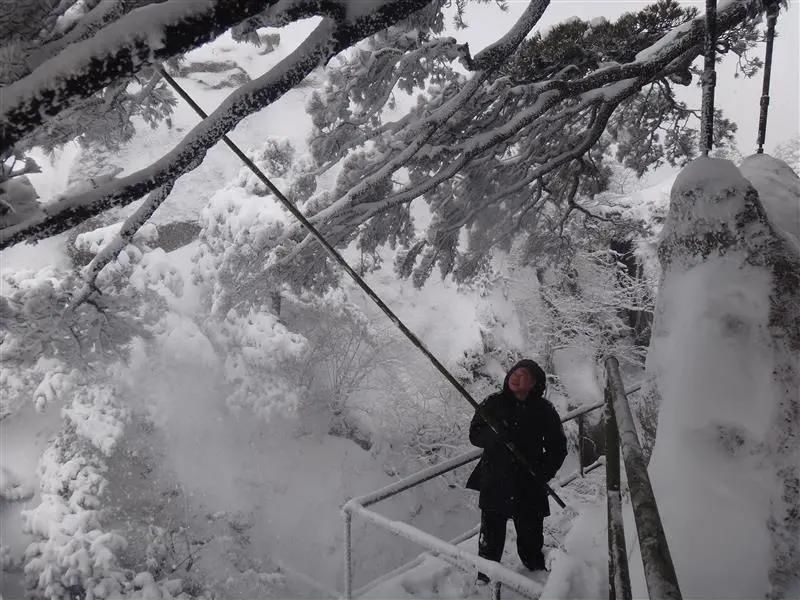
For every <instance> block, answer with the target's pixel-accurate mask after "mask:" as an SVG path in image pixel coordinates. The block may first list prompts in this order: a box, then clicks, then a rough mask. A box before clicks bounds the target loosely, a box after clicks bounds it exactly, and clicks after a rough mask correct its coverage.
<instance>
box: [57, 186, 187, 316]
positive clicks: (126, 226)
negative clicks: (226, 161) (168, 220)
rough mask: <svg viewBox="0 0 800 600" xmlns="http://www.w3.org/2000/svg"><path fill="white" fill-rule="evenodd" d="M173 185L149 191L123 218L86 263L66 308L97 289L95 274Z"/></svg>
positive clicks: (124, 242) (127, 241)
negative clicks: (116, 228)
mask: <svg viewBox="0 0 800 600" xmlns="http://www.w3.org/2000/svg"><path fill="white" fill-rule="evenodd" d="M173 185H174V182H169V183H167V184H166V185H164V186H163V187H160V188H158V189H157V190H155V191H153V192H151V193H150V195H148V197H147V198H146V199H145V201H144V202H143V203H142V205H141V206H140V207H139V208H137V209H136V211H134V213H133V214H132V215H131V216H129V217H128V218H127V219H125V222H124V223H123V224H122V228H121V229H120V230H119V232H118V233H117V235H116V236H115V237H114V239H113V240H112V241H111V242H109V243H108V244H107V245H106V246H105V247H103V248H102V249H101V250H100V252H98V253H97V254H96V255H95V257H94V258H93V259H92V261H91V262H90V263H89V264H88V265H86V267H85V269H84V272H83V277H84V279H85V283H84V285H83V287H82V288H81V289H80V290H79V291H78V292H77V293H76V294H75V296H74V297H73V298H72V302H71V303H70V305H69V308H68V310H70V311H72V310H75V309H76V308H77V307H78V306H80V305H81V304H82V303H83V302H84V301H86V300H87V299H88V298H89V296H90V295H91V294H92V292H93V291H95V290H96V289H97V288H96V284H95V282H96V280H97V276H98V275H99V274H100V271H102V270H103V267H105V266H106V265H107V264H108V263H110V262H111V261H113V260H115V259H116V258H117V256H119V253H120V252H122V250H123V249H124V248H125V246H127V245H128V244H129V243H130V241H131V240H132V239H133V236H134V235H136V232H137V231H139V230H140V229H141V228H142V225H144V224H145V223H147V220H148V219H149V218H150V217H151V216H153V213H154V212H156V209H157V208H158V207H159V206H161V204H162V203H163V202H164V200H166V199H167V196H169V193H170V192H171V191H172V187H173Z"/></svg>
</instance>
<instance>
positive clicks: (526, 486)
mask: <svg viewBox="0 0 800 600" xmlns="http://www.w3.org/2000/svg"><path fill="white" fill-rule="evenodd" d="M546 385H547V383H546V380H545V374H544V371H543V370H542V368H541V367H540V366H539V365H538V364H536V363H535V362H534V361H532V360H521V361H520V362H518V363H517V364H516V365H514V366H513V367H512V368H511V370H510V371H509V372H508V374H507V375H506V378H505V381H504V382H503V390H502V391H501V392H499V393H495V394H492V395H491V396H489V397H488V398H486V400H484V401H483V403H482V404H481V407H482V408H483V409H484V410H485V411H486V412H487V413H488V414H489V416H490V417H494V422H495V423H497V424H498V425H499V427H500V428H502V430H501V433H502V434H504V435H507V436H508V438H509V439H510V441H511V442H512V443H513V444H514V446H516V447H517V449H518V450H519V451H520V452H521V453H522V455H523V456H524V457H525V458H526V459H527V461H528V463H529V464H530V465H531V466H532V467H533V470H534V472H535V473H536V475H537V479H538V481H537V480H534V479H533V477H532V476H531V475H530V473H529V472H528V471H527V470H526V469H525V468H524V467H523V466H522V465H521V464H519V461H518V460H517V459H516V458H514V456H513V455H512V454H511V452H510V451H509V450H508V448H507V447H506V446H505V444H504V443H503V440H502V439H501V438H500V437H498V436H497V434H495V432H494V431H492V429H491V428H490V427H489V425H488V424H487V423H486V422H485V421H484V420H483V419H482V418H481V417H480V416H479V414H478V413H476V414H475V416H474V417H473V419H472V424H471V425H470V428H469V441H470V442H471V443H472V444H473V445H475V446H478V447H479V448H483V456H482V457H481V459H480V462H478V466H476V467H475V470H474V471H473V472H472V475H470V477H469V480H468V481H467V487H468V488H470V489H473V490H477V491H479V492H480V500H479V506H480V508H481V533H480V539H479V542H478V554H479V555H480V556H481V557H483V558H486V559H488V560H493V561H497V562H499V561H500V558H501V557H502V555H503V546H505V541H506V522H507V521H508V519H513V520H514V528H515V529H516V530H517V552H518V553H519V558H520V560H521V561H522V564H524V565H525V567H527V568H528V569H530V570H532V571H536V570H541V569H544V568H545V564H544V555H543V554H542V544H543V543H544V534H543V521H544V518H545V517H546V516H548V515H549V514H550V504H549V501H548V497H547V492H546V491H545V488H544V487H543V486H542V483H546V482H547V481H549V480H550V479H552V478H553V477H554V476H555V474H556V473H557V472H558V469H559V468H561V465H562V464H563V462H564V459H565V458H566V456H567V438H566V436H565V435H564V428H563V427H562V426H561V419H560V417H559V416H558V413H557V412H556V410H555V408H553V405H552V404H550V402H548V401H547V400H545V399H544V391H545V387H546ZM478 580H479V582H482V583H485V582H488V580H489V578H488V577H487V576H486V575H485V574H483V573H479V574H478Z"/></svg>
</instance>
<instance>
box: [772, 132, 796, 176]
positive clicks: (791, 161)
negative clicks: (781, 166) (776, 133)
mask: <svg viewBox="0 0 800 600" xmlns="http://www.w3.org/2000/svg"><path fill="white" fill-rule="evenodd" d="M772 156H774V157H775V158H780V159H781V160H782V161H784V162H785V163H786V164H787V165H789V166H790V167H791V168H792V170H794V172H795V173H798V174H800V135H796V136H794V137H793V138H790V139H788V140H786V141H785V142H782V143H781V144H778V145H777V146H775V149H774V150H773V151H772Z"/></svg>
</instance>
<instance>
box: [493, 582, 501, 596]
mask: <svg viewBox="0 0 800 600" xmlns="http://www.w3.org/2000/svg"><path fill="white" fill-rule="evenodd" d="M501 586H502V583H500V582H499V581H493V582H492V600H500V587H501Z"/></svg>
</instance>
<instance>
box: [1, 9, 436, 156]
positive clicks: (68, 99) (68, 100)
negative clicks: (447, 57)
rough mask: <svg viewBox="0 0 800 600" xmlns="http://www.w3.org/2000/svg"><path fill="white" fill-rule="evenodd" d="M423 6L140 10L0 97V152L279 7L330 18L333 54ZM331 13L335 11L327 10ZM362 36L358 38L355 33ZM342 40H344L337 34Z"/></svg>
mask: <svg viewBox="0 0 800 600" xmlns="http://www.w3.org/2000/svg"><path fill="white" fill-rule="evenodd" d="M426 3H427V2H423V1H422V0H405V1H402V0H381V1H380V2H371V3H369V5H368V6H369V9H368V10H366V9H364V10H361V12H360V13H359V14H358V18H356V19H351V15H350V14H348V10H349V8H350V6H351V4H350V3H348V2H344V1H339V2H325V3H322V2H308V1H304V0H293V1H282V2H279V1H278V0H225V1H223V0H192V2H185V1H183V0H168V1H167V2H162V3H158V4H150V5H146V6H143V7H141V8H139V9H137V10H135V11H133V12H131V13H129V14H127V15H125V16H124V17H123V18H121V19H120V20H119V21H117V22H115V23H111V24H109V25H107V26H105V27H104V28H103V29H102V30H100V31H99V32H97V34H96V35H94V36H92V37H91V38H89V39H87V40H84V41H82V42H79V43H76V44H72V45H70V46H68V47H67V48H65V49H64V50H63V51H62V52H60V53H59V54H58V55H57V56H55V57H54V58H52V59H50V60H47V61H45V62H44V63H42V64H41V65H39V66H38V68H36V69H35V70H34V71H33V73H31V74H30V75H28V76H26V77H24V78H22V79H21V80H19V81H17V82H15V83H13V84H11V85H9V86H8V87H6V88H5V89H4V90H3V106H2V112H0V151H1V150H5V149H8V148H10V147H11V146H13V145H14V144H15V143H17V142H18V141H20V140H21V139H23V138H24V137H25V136H26V135H28V134H30V133H31V132H32V131H33V130H34V129H35V128H36V127H38V126H39V125H41V124H42V123H43V122H44V121H45V120H46V119H47V118H48V117H52V116H54V115H57V114H58V113H59V112H61V111H62V110H64V109H65V108H68V107H69V106H71V105H72V104H74V103H75V102H76V101H78V100H79V99H81V98H86V97H88V96H90V95H91V94H93V93H95V92H97V91H99V90H100V89H102V88H103V87H104V86H106V85H108V84H110V83H112V82H114V81H116V80H117V79H119V78H120V77H122V76H129V75H132V74H134V73H136V72H137V71H138V70H139V69H140V68H142V67H143V66H144V65H146V64H150V63H154V62H159V61H162V60H166V59H168V58H170V57H172V56H174V55H176V54H179V53H182V52H186V51H188V50H191V49H193V48H196V47H198V46H200V45H202V44H203V43H205V42H207V41H209V40H212V39H214V38H216V37H217V36H218V35H220V34H221V33H223V32H225V31H227V30H228V29H229V28H231V27H232V26H234V25H236V24H238V23H240V22H241V21H243V20H245V19H247V18H249V17H252V16H254V15H256V14H258V13H260V12H262V11H263V10H264V9H266V8H268V7H270V6H273V5H276V4H279V5H280V8H281V9H282V10H283V11H285V12H286V13H291V17H292V18H293V20H297V19H300V18H305V17H312V16H319V15H326V13H331V14H336V15H337V16H340V18H341V20H337V23H341V24H342V25H343V27H342V29H341V30H340V31H339V33H342V34H345V35H344V36H343V39H342V40H333V39H332V41H333V42H334V44H333V45H335V46H337V47H338V48H339V50H343V49H344V48H347V47H349V46H350V45H352V44H353V43H354V42H356V41H358V40H359V39H361V38H363V37H365V36H366V35H370V34H372V33H374V32H375V31H377V30H378V29H381V28H382V27H385V26H386V25H389V24H391V23H392V22H394V21H396V20H398V19H400V18H402V17H404V16H407V15H408V14H410V13H411V12H413V10H415V9H419V8H421V7H422V6H423V5H424V4H426ZM334 9H336V10H334ZM358 27H361V28H363V29H364V33H363V35H361V36H358V30H357V28H358ZM345 32H347V33H345Z"/></svg>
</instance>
